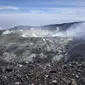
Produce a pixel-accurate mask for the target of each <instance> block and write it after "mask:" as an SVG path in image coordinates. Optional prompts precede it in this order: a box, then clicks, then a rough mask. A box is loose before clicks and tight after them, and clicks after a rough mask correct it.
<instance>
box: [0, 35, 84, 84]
mask: <svg viewBox="0 0 85 85" xmlns="http://www.w3.org/2000/svg"><path fill="white" fill-rule="evenodd" d="M10 36H11V37H10ZM77 42H78V41H77ZM77 42H74V41H72V39H71V38H60V37H48V38H46V37H45V38H44V37H43V38H33V37H32V38H31V37H30V38H22V37H18V36H17V35H5V36H0V85H85V58H84V56H82V55H79V54H75V55H71V56H70V57H68V54H69V53H70V52H68V49H69V48H70V47H72V45H74V44H76V43H77Z"/></svg>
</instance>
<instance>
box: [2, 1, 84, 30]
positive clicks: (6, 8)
mask: <svg viewBox="0 0 85 85" xmlns="http://www.w3.org/2000/svg"><path fill="white" fill-rule="evenodd" d="M72 21H85V0H0V29H2V28H3V29H4V28H10V27H13V26H16V25H33V26H35V25H46V24H57V23H63V22H72Z"/></svg>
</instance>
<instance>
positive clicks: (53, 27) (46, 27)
mask: <svg viewBox="0 0 85 85" xmlns="http://www.w3.org/2000/svg"><path fill="white" fill-rule="evenodd" d="M84 22H85V21H80V22H69V23H62V24H50V25H44V26H24V25H20V26H14V27H13V28H10V29H9V30H30V29H32V28H35V29H44V30H56V29H57V27H59V28H60V30H62V31H64V30H66V29H68V28H69V27H71V26H72V25H78V24H82V23H84Z"/></svg>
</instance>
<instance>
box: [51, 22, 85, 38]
mask: <svg viewBox="0 0 85 85" xmlns="http://www.w3.org/2000/svg"><path fill="white" fill-rule="evenodd" d="M52 36H60V37H79V38H81V37H82V38H84V37H85V23H81V24H76V25H73V26H71V27H70V28H68V29H67V30H66V31H63V32H57V33H56V34H54V35H52Z"/></svg>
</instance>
